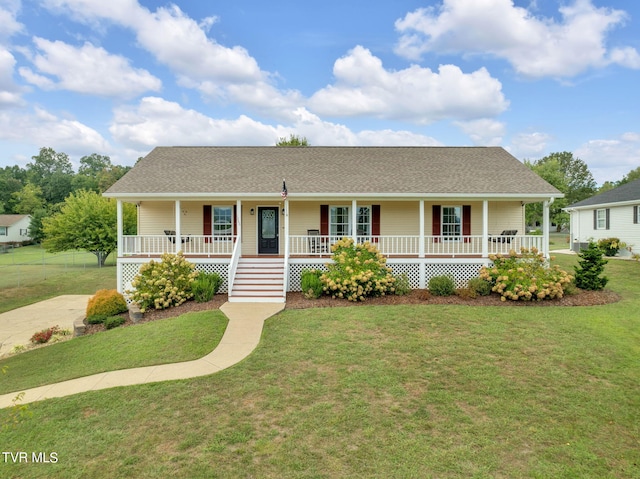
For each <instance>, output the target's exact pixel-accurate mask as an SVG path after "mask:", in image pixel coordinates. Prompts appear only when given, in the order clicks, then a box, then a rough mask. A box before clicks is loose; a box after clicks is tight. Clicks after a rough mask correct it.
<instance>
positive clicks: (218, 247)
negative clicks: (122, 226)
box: [122, 235, 236, 256]
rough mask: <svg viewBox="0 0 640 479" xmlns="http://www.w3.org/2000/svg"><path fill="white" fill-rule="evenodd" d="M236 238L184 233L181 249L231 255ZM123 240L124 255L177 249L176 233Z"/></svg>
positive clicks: (156, 253)
mask: <svg viewBox="0 0 640 479" xmlns="http://www.w3.org/2000/svg"><path fill="white" fill-rule="evenodd" d="M235 239H236V237H235V236H203V235H183V236H181V240H180V248H179V249H180V250H182V252H183V253H184V254H192V255H206V256H229V255H231V254H232V253H233V245H234V242H235ZM122 240H123V245H122V254H123V255H124V256H136V255H146V256H151V255H160V254H163V253H167V252H171V253H172V252H175V250H176V236H175V235H136V236H123V237H122Z"/></svg>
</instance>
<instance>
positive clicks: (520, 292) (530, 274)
mask: <svg viewBox="0 0 640 479" xmlns="http://www.w3.org/2000/svg"><path fill="white" fill-rule="evenodd" d="M489 258H490V259H491V261H493V267H486V266H483V267H482V268H481V269H480V278H482V279H484V280H486V281H489V282H490V283H491V291H493V292H495V293H498V294H500V295H501V296H502V297H501V298H500V299H501V300H502V301H506V300H507V299H511V300H513V301H517V300H522V301H531V300H539V299H552V298H562V296H563V295H564V287H565V285H568V284H570V283H571V280H572V279H573V277H572V276H571V275H570V274H569V273H567V272H566V271H563V270H561V269H560V267H559V266H557V265H556V266H554V267H553V268H550V267H549V266H548V265H547V260H546V258H545V257H544V255H543V254H542V253H541V252H539V251H538V250H537V249H536V248H531V249H530V250H529V249H527V248H521V250H520V254H517V253H516V252H515V251H511V252H510V253H509V256H503V255H501V254H497V255H490V256H489Z"/></svg>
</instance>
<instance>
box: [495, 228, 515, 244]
mask: <svg viewBox="0 0 640 479" xmlns="http://www.w3.org/2000/svg"><path fill="white" fill-rule="evenodd" d="M517 234H518V230H503V231H502V233H500V235H499V236H493V237H491V241H493V242H494V243H511V240H512V239H515V238H514V236H515V235H517Z"/></svg>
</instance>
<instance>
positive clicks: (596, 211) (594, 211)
mask: <svg viewBox="0 0 640 479" xmlns="http://www.w3.org/2000/svg"><path fill="white" fill-rule="evenodd" d="M593 229H594V230H597V229H598V210H593Z"/></svg>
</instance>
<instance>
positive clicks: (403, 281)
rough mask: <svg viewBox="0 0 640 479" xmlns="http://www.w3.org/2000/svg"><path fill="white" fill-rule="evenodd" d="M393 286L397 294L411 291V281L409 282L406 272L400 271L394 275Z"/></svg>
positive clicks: (400, 294)
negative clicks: (394, 281)
mask: <svg viewBox="0 0 640 479" xmlns="http://www.w3.org/2000/svg"><path fill="white" fill-rule="evenodd" d="M395 288H396V291H395V293H396V295H397V296H404V295H405V294H409V293H410V292H411V283H410V282H409V276H407V273H401V274H399V275H398V276H396V283H395Z"/></svg>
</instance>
